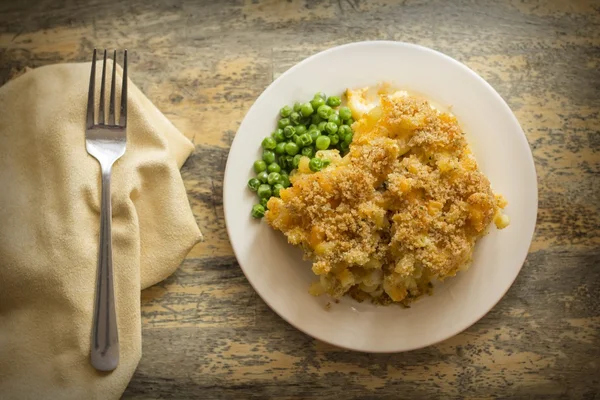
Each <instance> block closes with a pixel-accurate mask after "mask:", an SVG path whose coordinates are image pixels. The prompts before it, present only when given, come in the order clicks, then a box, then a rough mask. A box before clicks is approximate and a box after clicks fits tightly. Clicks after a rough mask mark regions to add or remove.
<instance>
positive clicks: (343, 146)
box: [340, 142, 350, 152]
mask: <svg viewBox="0 0 600 400" xmlns="http://www.w3.org/2000/svg"><path fill="white" fill-rule="evenodd" d="M349 148H350V144H349V143H346V142H341V143H340V150H341V151H343V152H346V151H348V149H349Z"/></svg>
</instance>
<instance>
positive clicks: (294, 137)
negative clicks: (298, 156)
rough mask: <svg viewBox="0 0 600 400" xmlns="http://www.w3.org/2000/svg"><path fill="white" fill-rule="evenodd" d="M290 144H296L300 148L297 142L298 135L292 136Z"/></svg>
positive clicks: (300, 144)
mask: <svg viewBox="0 0 600 400" xmlns="http://www.w3.org/2000/svg"><path fill="white" fill-rule="evenodd" d="M290 142H294V143H296V145H297V146H298V147H302V143H300V141H299V140H298V135H294V136H292V137H291V138H290Z"/></svg>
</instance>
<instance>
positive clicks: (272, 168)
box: [267, 162, 281, 173]
mask: <svg viewBox="0 0 600 400" xmlns="http://www.w3.org/2000/svg"><path fill="white" fill-rule="evenodd" d="M267 172H269V173H271V172H281V167H280V166H279V164H277V163H275V162H274V163H272V164H269V166H268V167H267Z"/></svg>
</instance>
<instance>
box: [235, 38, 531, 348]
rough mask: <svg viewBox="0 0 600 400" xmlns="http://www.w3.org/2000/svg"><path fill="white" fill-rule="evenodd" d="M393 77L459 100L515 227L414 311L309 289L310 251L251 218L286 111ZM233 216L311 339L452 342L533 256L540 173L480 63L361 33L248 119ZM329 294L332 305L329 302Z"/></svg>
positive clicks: (278, 307) (259, 282)
mask: <svg viewBox="0 0 600 400" xmlns="http://www.w3.org/2000/svg"><path fill="white" fill-rule="evenodd" d="M380 82H389V83H391V84H392V85H393V86H394V87H397V88H399V89H404V90H408V91H409V92H413V93H419V94H421V95H423V96H425V97H427V98H429V99H430V100H431V101H433V102H434V103H436V104H441V105H447V106H449V107H451V110H452V112H453V113H454V114H455V115H456V117H457V118H458V121H459V123H460V124H461V126H462V128H463V130H464V131H465V132H466V133H467V139H468V141H469V144H470V145H471V148H472V149H473V152H474V154H475V157H476V159H477V162H478V164H479V167H480V169H481V170H482V171H483V173H484V174H485V175H486V176H487V177H488V178H489V179H490V181H491V183H492V187H493V188H494V191H496V192H499V193H502V194H503V195H504V196H505V197H506V198H507V200H508V202H509V205H508V207H507V208H506V213H507V214H508V215H509V216H510V220H511V224H510V226H509V227H508V228H506V229H504V230H502V231H498V230H496V229H495V228H492V229H491V230H490V233H489V234H488V235H487V236H485V237H484V238H482V239H481V240H480V241H479V242H478V243H477V245H476V248H475V252H474V255H473V263H472V265H471V267H470V268H469V269H468V270H467V271H466V272H461V273H459V274H458V275H457V276H456V277H454V278H451V279H447V280H446V281H445V282H444V283H441V284H439V285H436V287H435V290H434V293H433V295H432V296H425V297H423V298H421V299H420V300H418V301H416V302H415V303H414V304H412V305H411V308H409V309H404V308H402V307H399V306H387V307H383V306H375V305H372V304H368V303H358V302H356V301H354V300H352V299H350V298H343V299H342V300H341V301H340V302H339V303H337V304H336V303H334V302H333V301H331V299H329V298H327V297H326V296H321V297H313V296H311V295H310V294H309V293H308V288H309V285H310V283H311V282H313V281H315V280H316V277H315V276H314V275H313V273H312V271H311V264H310V263H309V262H307V261H303V260H302V251H301V250H300V249H298V248H295V247H293V246H292V245H290V244H288V243H287V241H286V239H285V238H284V236H283V235H282V234H281V232H276V231H274V230H273V229H271V228H270V227H269V226H268V225H267V223H266V222H265V221H257V220H254V219H252V218H251V217H250V209H251V208H252V205H253V204H255V203H256V202H257V198H256V195H255V194H254V193H252V192H250V191H249V190H248V189H247V187H246V183H247V181H248V179H250V178H251V177H253V176H254V173H253V171H252V164H253V162H254V161H255V160H256V159H259V158H260V156H261V141H262V139H263V138H264V137H265V136H268V135H270V133H271V132H272V131H273V130H275V126H276V121H277V116H278V112H279V109H280V108H281V107H282V106H283V105H285V104H289V105H292V104H294V102H296V101H306V100H307V99H312V97H313V95H314V93H316V92H319V91H323V92H325V93H327V94H331V95H333V94H336V95H341V94H342V93H343V92H344V90H345V89H346V88H360V87H364V86H373V85H376V84H377V83H380ZM223 196H224V199H223V205H224V209H225V222H226V224H227V232H228V233H229V238H230V240H231V245H232V246H233V250H234V252H235V255H236V257H237V259H238V262H239V264H240V266H241V267H242V270H243V271H244V273H245V274H246V277H247V278H248V280H249V281H250V283H251V284H252V286H253V287H254V289H255V290H256V291H257V292H258V294H259V295H260V296H261V297H262V298H263V300H264V301H265V302H266V303H267V304H268V305H269V306H270V307H271V308H272V309H273V310H274V311H275V312H276V313H277V314H279V315H280V316H281V317H282V318H283V319H285V320H286V321H288V322H289V323H290V324H292V325H293V326H295V327H296V328H298V329H300V330H302V331H304V332H305V333H307V334H308V335H311V336H312V337H314V338H316V339H319V340H322V341H324V342H328V343H330V344H333V345H336V346H340V347H344V348H347V349H352V350H358V351H366V352H400V351H408V350H412V349H417V348H421V347H424V346H428V345H431V344H434V343H436V342H439V341H442V340H444V339H447V338H449V337H451V336H453V335H456V334H457V333H459V332H461V331H463V330H464V329H466V328H468V327H469V326H471V325H472V324H474V323H475V322H476V321H477V320H479V319H480V318H481V317H483V316H484V315H485V314H486V313H487V312H488V311H489V310H490V309H492V307H494V305H495V304H496V303H497V302H498V301H499V300H500V299H501V298H502V296H503V295H504V294H505V293H506V291H507V290H508V288H509V287H510V286H511V284H512V283H513V281H514V280H515V278H516V277H517V274H518V273H519V270H520V269H521V266H522V265H523V262H524V261H525V257H526V256H527V252H528V249H529V245H530V243H531V239H532V236H533V231H534V228H535V221H536V216H537V180H536V173H535V167H534V164H533V158H532V155H531V151H530V149H529V145H528V143H527V140H526V138H525V135H524V134H523V131H522V130H521V127H520V126H519V123H518V121H517V119H516V118H515V116H514V115H513V113H512V112H511V110H510V109H509V107H508V106H507V105H506V103H505V102H504V100H502V98H501V97H500V95H499V94H498V93H497V92H496V91H495V90H494V89H493V88H492V87H491V86H490V85H489V84H488V83H487V82H485V81H484V80H483V79H482V78H481V77H479V76H478V75H477V74H476V73H475V72H473V71H472V70H470V69H469V68H468V67H466V66H465V65H463V64H461V63H459V62H458V61H456V60H454V59H452V58H450V57H448V56H446V55H444V54H441V53H439V52H437V51H434V50H431V49H428V48H425V47H421V46H416V45H412V44H407V43H398V42H361V43H353V44H348V45H344V46H339V47H335V48H332V49H329V50H327V51H324V52H322V53H319V54H316V55H314V56H312V57H309V58H307V59H306V60H304V61H302V62H301V63H299V64H297V65H296V66H294V67H293V68H291V69H289V70H288V71H287V72H285V73H284V74H283V75H281V76H280V77H279V78H278V79H277V80H276V81H275V82H273V83H272V84H271V85H270V86H269V87H268V88H267V89H266V90H265V91H264V92H263V93H262V94H261V95H260V97H259V98H258V99H257V100H256V102H255V103H254V105H253V106H252V107H251V108H250V111H248V114H247V115H246V117H245V118H244V121H243V122H242V124H241V126H240V128H239V130H238V132H237V135H236V136H235V140H234V141H233V143H232V145H231V151H230V152H229V157H228V159H227V168H226V170H225V182H224V188H223ZM329 302H331V307H327V303H329Z"/></svg>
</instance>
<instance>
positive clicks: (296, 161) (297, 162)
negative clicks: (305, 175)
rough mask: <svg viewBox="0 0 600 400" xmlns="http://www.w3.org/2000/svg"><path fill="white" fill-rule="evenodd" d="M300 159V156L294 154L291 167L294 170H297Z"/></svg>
mask: <svg viewBox="0 0 600 400" xmlns="http://www.w3.org/2000/svg"><path fill="white" fill-rule="evenodd" d="M301 158H302V154H296V155H295V156H294V161H293V163H292V165H293V166H294V168H298V164H300V159H301Z"/></svg>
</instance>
